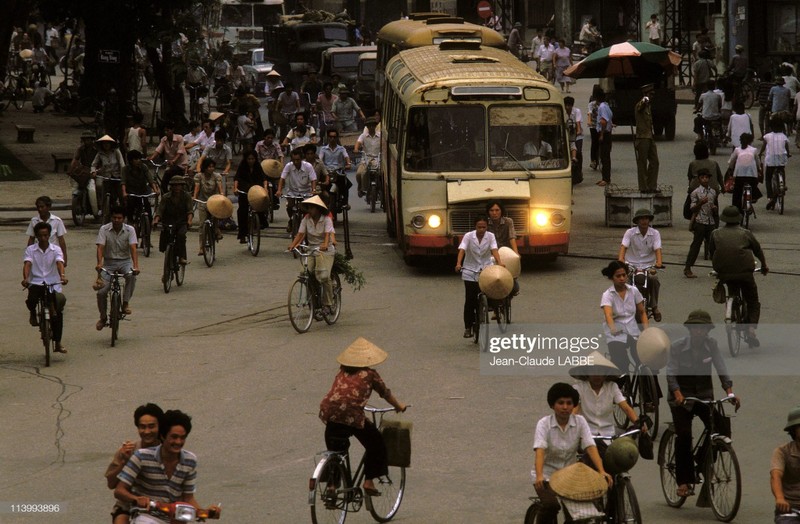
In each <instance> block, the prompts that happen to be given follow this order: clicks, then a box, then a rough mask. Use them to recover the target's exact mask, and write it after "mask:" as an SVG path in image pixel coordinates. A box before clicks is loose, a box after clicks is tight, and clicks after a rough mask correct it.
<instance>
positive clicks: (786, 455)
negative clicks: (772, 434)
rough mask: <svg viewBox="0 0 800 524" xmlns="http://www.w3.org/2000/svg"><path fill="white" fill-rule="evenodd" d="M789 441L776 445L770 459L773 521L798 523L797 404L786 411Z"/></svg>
mask: <svg viewBox="0 0 800 524" xmlns="http://www.w3.org/2000/svg"><path fill="white" fill-rule="evenodd" d="M783 430H784V431H785V432H786V433H788V434H789V438H790V439H792V440H791V442H788V443H786V444H784V445H783V446H779V447H777V448H775V451H773V452H772V460H771V461H770V471H769V477H770V482H769V483H770V486H771V487H772V494H773V495H774V496H775V524H797V523H798V522H800V514H797V513H795V514H794V515H784V514H786V513H789V512H791V511H793V510H794V511H795V512H798V511H800V406H797V407H795V408H793V409H792V410H791V411H790V412H789V416H788V417H787V420H786V427H785V428H783Z"/></svg>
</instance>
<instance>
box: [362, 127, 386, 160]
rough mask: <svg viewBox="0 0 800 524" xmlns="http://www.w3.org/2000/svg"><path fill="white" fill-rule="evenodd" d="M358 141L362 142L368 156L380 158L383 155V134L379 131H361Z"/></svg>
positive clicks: (365, 154)
mask: <svg viewBox="0 0 800 524" xmlns="http://www.w3.org/2000/svg"><path fill="white" fill-rule="evenodd" d="M356 142H360V143H361V146H362V149H363V151H364V156H366V157H367V158H379V157H380V156H381V134H380V133H378V132H377V131H376V132H375V134H374V135H370V134H369V133H361V136H359V137H358V140H356Z"/></svg>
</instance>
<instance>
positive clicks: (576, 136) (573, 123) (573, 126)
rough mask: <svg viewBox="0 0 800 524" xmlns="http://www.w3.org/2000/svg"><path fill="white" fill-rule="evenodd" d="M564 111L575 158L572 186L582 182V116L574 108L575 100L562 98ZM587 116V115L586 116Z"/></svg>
mask: <svg viewBox="0 0 800 524" xmlns="http://www.w3.org/2000/svg"><path fill="white" fill-rule="evenodd" d="M564 110H565V111H566V113H567V128H568V129H569V139H570V142H571V143H573V144H575V158H574V160H573V162H572V185H577V184H579V183H581V182H583V115H582V114H581V110H580V109H578V108H577V107H575V99H574V98H572V97H571V96H565V97H564ZM587 116H588V115H587Z"/></svg>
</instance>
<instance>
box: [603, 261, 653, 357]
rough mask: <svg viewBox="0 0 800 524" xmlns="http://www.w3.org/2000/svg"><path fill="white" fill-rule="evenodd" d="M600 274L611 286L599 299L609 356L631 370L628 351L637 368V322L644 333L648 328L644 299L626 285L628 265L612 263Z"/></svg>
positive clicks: (633, 288)
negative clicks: (640, 324)
mask: <svg viewBox="0 0 800 524" xmlns="http://www.w3.org/2000/svg"><path fill="white" fill-rule="evenodd" d="M601 272H602V273H603V276H605V277H606V278H608V279H609V280H611V281H612V282H613V285H612V286H611V287H609V288H608V289H606V290H605V292H604V293H603V296H602V298H601V299H600V309H602V310H603V317H604V320H605V321H604V322H603V329H604V331H605V336H606V341H607V344H608V353H609V355H610V356H611V361H612V362H613V363H614V365H615V366H617V368H619V369H620V370H622V371H626V370H627V369H628V368H629V367H630V365H629V361H628V352H629V351H630V354H631V359H632V360H633V362H634V363H635V364H637V365H638V364H639V357H638V355H637V354H636V351H635V349H636V346H635V338H636V337H638V336H639V334H640V331H639V325H638V324H637V323H636V318H637V317H639V318H640V319H641V320H642V327H644V328H645V329H647V327H648V326H649V320H648V318H647V313H646V312H645V310H644V298H643V297H642V294H641V293H640V292H639V290H638V289H637V288H636V286H631V285H630V284H628V265H627V264H626V263H625V262H620V261H619V260H614V261H613V262H610V263H609V264H608V266H606V267H605V268H603V270H602V271H601Z"/></svg>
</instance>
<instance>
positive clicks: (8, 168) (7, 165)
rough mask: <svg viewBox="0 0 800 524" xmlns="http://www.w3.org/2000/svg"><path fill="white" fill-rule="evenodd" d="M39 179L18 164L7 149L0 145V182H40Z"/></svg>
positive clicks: (20, 163) (36, 175) (24, 166)
mask: <svg viewBox="0 0 800 524" xmlns="http://www.w3.org/2000/svg"><path fill="white" fill-rule="evenodd" d="M41 178H42V177H40V176H39V175H38V174H36V173H34V172H33V171H31V170H30V169H28V166H26V165H25V164H23V163H22V162H20V161H19V159H18V158H17V157H15V156H14V155H13V154H12V153H11V151H9V150H8V148H7V147H5V146H3V144H0V182H12V181H14V182H19V181H25V180H40V179H41Z"/></svg>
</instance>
